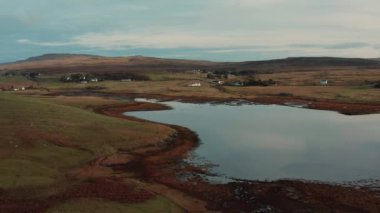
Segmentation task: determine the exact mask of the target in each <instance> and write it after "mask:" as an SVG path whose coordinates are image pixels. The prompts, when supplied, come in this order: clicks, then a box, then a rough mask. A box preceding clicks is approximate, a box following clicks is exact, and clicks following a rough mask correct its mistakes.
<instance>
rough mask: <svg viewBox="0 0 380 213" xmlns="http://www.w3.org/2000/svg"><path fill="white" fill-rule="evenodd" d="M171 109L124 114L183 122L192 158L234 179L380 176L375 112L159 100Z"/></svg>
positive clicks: (379, 138)
mask: <svg viewBox="0 0 380 213" xmlns="http://www.w3.org/2000/svg"><path fill="white" fill-rule="evenodd" d="M164 104H167V105H169V106H171V107H173V110H167V111H151V112H128V113H126V114H128V115H132V116H136V117H139V118H144V119H148V120H152V121H158V122H163V123H169V124H177V125H180V126H184V127H188V128H189V129H191V130H193V131H195V132H197V133H198V134H199V137H200V139H201V143H202V144H201V145H200V146H199V148H197V149H196V150H195V151H194V153H193V154H194V155H195V156H197V157H196V158H189V161H191V162H193V163H203V162H204V160H205V159H206V160H207V161H209V162H210V163H213V164H217V165H218V166H217V167H214V168H213V169H212V171H213V172H216V173H218V174H221V175H226V176H228V177H233V178H238V179H250V180H266V179H268V180H276V179H283V178H292V179H306V180H319V181H334V182H336V181H338V182H341V181H353V180H361V179H370V178H372V179H380V166H379V162H380V115H379V114H377V115H363V116H345V115H342V114H339V113H336V112H330V111H318V110H310V109H302V108H295V107H286V106H277V105H241V106H231V105H212V104H189V103H179V102H165V103H164Z"/></svg>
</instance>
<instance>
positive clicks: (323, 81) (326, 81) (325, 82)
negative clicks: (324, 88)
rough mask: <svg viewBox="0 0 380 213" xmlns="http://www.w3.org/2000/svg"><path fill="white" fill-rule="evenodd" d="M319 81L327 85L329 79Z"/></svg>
mask: <svg viewBox="0 0 380 213" xmlns="http://www.w3.org/2000/svg"><path fill="white" fill-rule="evenodd" d="M319 83H320V84H321V85H327V84H328V83H329V80H320V81H319Z"/></svg>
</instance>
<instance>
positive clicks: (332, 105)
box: [49, 91, 380, 115]
mask: <svg viewBox="0 0 380 213" xmlns="http://www.w3.org/2000/svg"><path fill="white" fill-rule="evenodd" d="M49 95H52V96H54V95H68V96H77V95H95V96H106V97H122V98H128V99H131V100H133V99H134V98H141V97H144V98H148V99H157V100H160V101H180V102H187V103H207V102H215V103H226V102H234V101H243V102H251V103H255V104H277V105H286V106H302V107H304V108H307V109H315V110H328V111H336V112H339V113H341V114H344V115H366V114H377V113H380V102H376V103H374V102H342V101H336V100H329V99H314V98H307V97H297V96H289V97H287V96H257V97H253V98H245V97H224V98H223V97H207V96H206V97H203V96H170V95H163V94H146V93H108V92H104V93H103V92H98V91H95V92H92V91H87V92H83V91H71V92H58V93H50V94H49Z"/></svg>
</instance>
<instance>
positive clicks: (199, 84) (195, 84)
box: [188, 82, 202, 87]
mask: <svg viewBox="0 0 380 213" xmlns="http://www.w3.org/2000/svg"><path fill="white" fill-rule="evenodd" d="M188 86H189V87H201V86H202V84H201V83H199V82H197V83H191V84H189V85H188Z"/></svg>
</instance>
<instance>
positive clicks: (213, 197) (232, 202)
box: [96, 96, 380, 212]
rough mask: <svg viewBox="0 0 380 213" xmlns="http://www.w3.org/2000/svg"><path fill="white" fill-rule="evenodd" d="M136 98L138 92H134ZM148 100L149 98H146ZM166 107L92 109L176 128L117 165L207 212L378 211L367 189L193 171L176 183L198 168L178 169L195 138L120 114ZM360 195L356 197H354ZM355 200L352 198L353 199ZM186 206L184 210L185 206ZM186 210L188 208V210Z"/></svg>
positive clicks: (378, 205) (189, 133)
mask: <svg viewBox="0 0 380 213" xmlns="http://www.w3.org/2000/svg"><path fill="white" fill-rule="evenodd" d="M140 97H141V96H140ZM149 98H152V97H149ZM166 109H170V108H169V107H167V106H165V105H162V104H156V103H132V104H126V105H124V106H104V107H101V108H99V109H97V110H96V112H98V113H101V114H104V115H107V116H112V117H118V118H122V119H128V120H133V121H139V122H150V123H155V124H160V125H166V126H169V127H171V128H173V129H175V130H176V131H177V133H178V134H177V136H176V137H175V138H174V141H173V143H170V144H169V145H168V146H165V147H164V148H160V149H155V150H153V151H152V150H149V149H148V150H149V151H146V150H144V149H142V150H141V152H139V154H140V156H141V157H140V158H139V159H138V160H137V162H134V163H133V164H131V165H123V166H122V167H119V169H121V170H123V169H125V170H131V169H133V170H137V171H138V173H139V174H140V178H142V179H143V180H146V181H148V182H152V183H158V184H162V185H165V186H168V187H170V188H173V189H177V190H180V191H182V192H185V193H187V194H189V195H191V196H192V197H195V198H197V199H200V200H202V201H205V202H206V203H207V209H208V210H222V211H236V210H253V209H256V210H257V209H267V210H268V209H271V210H283V211H295V210H300V209H304V210H311V209H313V210H320V211H325V210H341V211H348V212H356V211H358V210H365V211H379V210H380V199H379V198H378V195H377V194H376V193H375V192H373V191H369V190H367V189H353V188H347V187H342V186H334V185H329V184H323V183H309V182H302V181H297V180H280V181H273V182H260V181H246V182H232V183H228V184H212V183H209V182H206V181H204V180H203V179H202V178H201V177H200V176H197V175H194V176H193V177H192V178H191V179H188V180H187V181H181V180H179V179H178V177H177V175H178V174H180V173H184V172H185V173H186V172H194V171H195V173H198V174H201V173H202V172H204V171H203V170H202V168H194V167H185V168H179V167H178V166H179V165H178V163H179V162H180V160H181V159H182V158H183V157H184V156H185V155H186V154H187V153H188V152H189V151H191V150H192V149H194V148H195V147H196V146H198V137H197V135H196V133H194V132H192V131H191V130H189V129H187V128H184V127H180V126H176V125H167V124H162V123H157V122H151V121H147V120H143V119H140V118H135V117H131V116H125V115H123V114H122V113H124V112H127V111H147V110H166ZM358 197H360V199H358ZM354 200H355V202H353V201H354ZM187 210H188V209H187ZM190 211H191V210H190Z"/></svg>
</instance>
